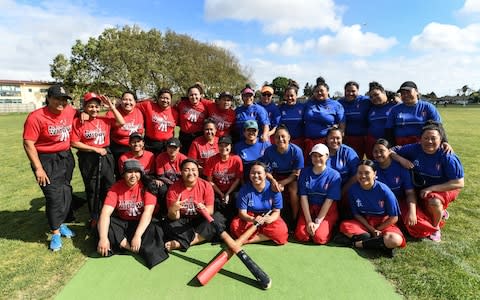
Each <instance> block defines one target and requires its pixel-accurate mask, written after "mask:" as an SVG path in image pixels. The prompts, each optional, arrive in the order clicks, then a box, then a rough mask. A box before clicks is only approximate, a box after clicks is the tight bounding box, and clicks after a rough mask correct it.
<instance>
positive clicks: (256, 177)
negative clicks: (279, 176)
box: [249, 165, 267, 186]
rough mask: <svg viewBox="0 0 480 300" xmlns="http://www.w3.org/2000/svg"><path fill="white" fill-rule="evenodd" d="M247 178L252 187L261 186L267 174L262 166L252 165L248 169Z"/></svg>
mask: <svg viewBox="0 0 480 300" xmlns="http://www.w3.org/2000/svg"><path fill="white" fill-rule="evenodd" d="M249 177H250V181H251V182H252V184H253V185H254V186H261V185H263V184H265V179H266V178H267V173H266V172H265V168H264V167H263V166H260V165H254V166H252V168H251V169H250V174H249Z"/></svg>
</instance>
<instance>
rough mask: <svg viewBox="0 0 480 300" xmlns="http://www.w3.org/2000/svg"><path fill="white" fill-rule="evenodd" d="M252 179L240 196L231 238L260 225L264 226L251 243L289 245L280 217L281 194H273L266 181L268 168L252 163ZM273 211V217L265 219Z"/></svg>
mask: <svg viewBox="0 0 480 300" xmlns="http://www.w3.org/2000/svg"><path fill="white" fill-rule="evenodd" d="M249 177H250V181H249V182H248V183H247V184H245V185H243V186H242V188H241V189H240V191H239V192H238V197H237V208H238V216H236V217H235V218H234V219H233V221H232V223H231V225H230V231H231V232H232V235H233V236H234V237H237V238H238V237H239V236H241V235H242V234H243V233H244V232H245V231H246V230H247V229H248V228H249V227H250V226H252V225H253V224H254V223H255V222H257V223H259V224H263V226H261V227H259V228H258V229H257V231H256V232H255V233H254V234H253V235H252V236H251V237H250V239H249V240H248V243H259V242H263V241H268V240H272V241H273V242H274V243H275V244H277V245H284V244H286V243H287V240H288V228H287V224H285V222H284V221H283V219H282V217H280V210H281V209H282V194H281V193H278V192H274V191H273V190H272V188H271V185H270V182H269V181H268V180H267V172H266V166H265V164H263V163H262V162H258V161H257V162H255V163H253V166H252V168H251V169H250V174H249ZM270 210H271V211H272V212H271V214H270V215H268V216H263V215H262V214H265V213H266V212H268V211H270Z"/></svg>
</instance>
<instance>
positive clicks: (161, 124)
mask: <svg viewBox="0 0 480 300" xmlns="http://www.w3.org/2000/svg"><path fill="white" fill-rule="evenodd" d="M152 122H153V123H154V124H156V125H157V130H158V131H160V132H167V131H168V127H175V124H174V123H173V122H172V121H170V120H169V119H168V116H167V115H165V114H155V113H154V114H153V115H152Z"/></svg>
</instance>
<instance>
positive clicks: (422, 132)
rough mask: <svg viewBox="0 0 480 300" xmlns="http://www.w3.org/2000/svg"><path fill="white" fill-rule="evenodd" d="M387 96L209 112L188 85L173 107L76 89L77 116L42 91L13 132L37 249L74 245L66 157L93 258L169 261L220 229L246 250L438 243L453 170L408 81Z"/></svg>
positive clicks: (454, 160)
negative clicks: (39, 222) (125, 255)
mask: <svg viewBox="0 0 480 300" xmlns="http://www.w3.org/2000/svg"><path fill="white" fill-rule="evenodd" d="M398 93H399V94H400V98H401V100H398V99H395V98H393V97H389V96H387V95H388V93H387V91H385V89H384V88H383V87H382V86H381V85H380V84H379V83H377V82H372V83H371V84H370V87H369V91H368V93H367V95H368V96H361V95H359V85H358V83H356V82H353V81H350V82H347V83H346V84H345V97H344V98H342V99H340V100H338V101H337V100H333V99H330V98H329V87H328V85H327V84H326V82H325V80H324V79H323V78H322V77H319V78H318V79H317V85H316V87H315V89H314V95H313V96H312V98H311V99H309V100H308V101H307V102H306V103H300V102H297V95H298V84H296V83H295V82H293V81H292V82H290V83H289V86H288V87H287V88H286V89H285V91H284V99H283V100H284V101H282V103H281V104H279V105H277V104H275V103H273V101H272V96H273V95H274V90H273V88H272V87H270V86H263V87H262V88H261V90H260V95H261V96H260V98H261V99H260V101H259V102H258V103H256V102H255V91H254V90H253V89H252V88H251V87H249V86H247V87H246V88H244V89H243V90H242V92H241V98H242V100H243V105H241V106H239V107H237V108H235V109H234V108H233V105H232V102H233V99H234V96H233V95H232V94H231V93H229V92H223V93H221V94H220V95H219V97H218V99H216V100H215V101H212V100H209V99H205V98H204V95H203V89H202V87H201V85H199V84H194V85H193V86H192V87H190V88H189V89H188V94H187V97H184V98H182V99H180V100H179V101H177V103H176V104H175V105H172V92H171V91H170V90H168V89H161V90H159V92H158V93H157V95H156V99H154V100H145V101H141V102H138V100H137V99H136V95H135V93H133V92H128V91H127V92H125V93H123V95H122V97H121V100H120V103H119V104H118V105H115V104H114V103H113V102H112V101H111V100H110V99H109V98H108V97H106V96H104V95H99V94H96V93H92V92H89V93H86V94H85V95H84V97H83V110H82V111H76V110H75V109H74V108H73V107H72V106H71V105H70V104H69V103H68V100H69V99H70V100H71V97H70V96H69V95H68V93H67V91H66V90H65V88H64V87H63V86H62V85H58V84H57V85H53V86H52V87H50V88H49V89H48V92H47V101H46V102H47V105H46V106H45V107H42V108H40V109H37V110H35V111H34V112H32V113H31V114H30V115H29V116H28V117H27V120H26V121H25V128H24V135H23V138H24V147H25V151H26V153H27V156H28V158H29V160H30V163H31V166H32V170H33V172H34V175H35V177H36V180H37V183H38V184H39V185H40V187H41V189H42V191H43V193H44V195H45V199H46V214H47V219H48V222H49V226H50V229H51V231H52V238H51V241H50V246H49V247H50V249H51V250H53V251H57V250H60V249H61V247H62V240H61V237H62V236H63V237H67V238H70V237H73V236H74V235H75V234H74V232H73V231H72V230H71V229H70V228H69V227H68V226H66V224H65V219H66V216H67V214H68V212H69V210H70V208H71V202H72V188H71V185H70V180H71V178H72V171H73V168H74V159H73V155H72V152H71V150H70V149H71V147H74V148H76V149H78V151H77V156H78V163H79V168H80V171H81V175H82V178H83V181H84V184H85V193H86V197H87V203H88V209H89V212H90V219H89V226H90V227H91V228H93V229H94V230H96V231H97V232H98V245H97V251H98V252H99V253H100V254H101V255H102V256H110V255H112V254H113V253H115V252H116V251H123V250H129V251H132V252H135V253H140V255H141V256H142V257H143V258H144V259H145V262H146V264H147V266H149V267H153V266H155V265H156V264H158V263H160V262H161V261H163V260H164V259H166V258H167V257H168V252H169V251H173V250H175V249H182V250H186V249H188V248H189V247H190V246H192V245H195V244H198V243H201V242H204V241H213V240H215V239H217V238H218V233H219V232H220V231H223V230H228V231H229V232H230V233H231V234H232V236H234V237H239V236H240V235H242V233H243V232H245V231H246V230H247V229H248V228H249V227H250V226H253V225H254V224H256V225H260V226H258V228H257V230H256V232H255V233H254V234H253V235H252V236H251V237H250V239H249V240H248V242H249V243H254V242H261V241H267V240H271V241H273V242H274V243H275V244H277V245H283V244H285V243H287V241H288V238H289V235H292V237H293V238H295V239H296V240H298V241H301V242H308V241H312V242H313V243H315V244H326V243H328V242H330V241H331V240H332V238H333V239H334V241H335V242H337V243H342V244H345V245H349V246H352V247H358V248H376V249H382V250H383V251H385V253H387V254H388V255H393V250H394V249H395V248H398V247H405V245H406V239H405V234H408V235H410V236H412V237H414V238H429V239H431V240H433V241H437V242H438V241H440V240H441V227H442V226H443V225H444V223H445V220H446V219H448V217H449V215H448V212H447V210H446V209H447V207H448V205H449V203H450V202H452V201H454V200H455V198H456V197H457V196H458V194H459V191H460V189H461V188H462V187H463V184H464V180H463V177H464V173H463V167H462V165H461V163H460V160H459V159H458V157H457V156H456V155H455V154H454V152H453V149H452V148H451V146H450V145H449V144H448V141H447V137H446V133H445V131H444V128H443V126H442V124H441V118H440V115H439V114H438V112H437V111H436V109H435V107H434V106H433V105H431V104H430V103H428V102H425V101H422V100H420V99H419V93H418V89H417V86H416V84H415V83H414V82H411V81H407V82H405V83H403V84H402V85H401V86H400V89H399V90H398ZM102 105H103V106H107V107H108V108H109V111H108V112H107V114H106V115H105V116H100V115H99V112H100V108H101V107H102ZM176 126H178V127H179V128H180V130H179V135H178V138H177V137H175V127H176ZM199 210H206V211H207V212H208V213H209V214H210V215H212V217H213V219H214V222H213V223H214V224H213V225H212V224H211V223H209V222H208V221H207V220H205V219H204V218H203V217H202V215H201V213H200V212H199ZM336 228H338V232H339V233H338V234H337V235H336V236H335V237H333V236H334V233H335V232H336V231H337V230H336Z"/></svg>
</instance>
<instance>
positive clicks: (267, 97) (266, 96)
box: [261, 92, 273, 105]
mask: <svg viewBox="0 0 480 300" xmlns="http://www.w3.org/2000/svg"><path fill="white" fill-rule="evenodd" d="M272 96H273V95H272V94H271V93H269V92H265V93H262V97H261V101H262V104H264V105H267V104H270V103H272V99H273V97H272Z"/></svg>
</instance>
